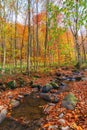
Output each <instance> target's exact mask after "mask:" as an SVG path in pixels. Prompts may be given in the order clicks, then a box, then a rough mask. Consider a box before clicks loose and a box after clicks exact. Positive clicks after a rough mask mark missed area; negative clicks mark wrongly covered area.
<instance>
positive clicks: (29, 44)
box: [27, 0, 31, 75]
mask: <svg viewBox="0 0 87 130" xmlns="http://www.w3.org/2000/svg"><path fill="white" fill-rule="evenodd" d="M30 4H31V2H30V0H28V45H27V73H28V74H29V75H30V47H31V36H30V35H31V34H30V32H31V30H30Z"/></svg>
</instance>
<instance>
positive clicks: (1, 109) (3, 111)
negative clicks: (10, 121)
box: [0, 106, 7, 123]
mask: <svg viewBox="0 0 87 130" xmlns="http://www.w3.org/2000/svg"><path fill="white" fill-rule="evenodd" d="M6 115H7V109H5V108H4V107H3V106H0V123H1V122H2V121H3V120H4V119H5V118H6Z"/></svg>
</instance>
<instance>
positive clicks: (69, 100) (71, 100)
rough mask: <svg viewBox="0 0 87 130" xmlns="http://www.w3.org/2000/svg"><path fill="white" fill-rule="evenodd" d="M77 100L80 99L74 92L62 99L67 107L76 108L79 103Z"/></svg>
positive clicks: (63, 104)
mask: <svg viewBox="0 0 87 130" xmlns="http://www.w3.org/2000/svg"><path fill="white" fill-rule="evenodd" d="M77 101H78V99H77V98H76V97H75V96H74V94H72V93H70V94H68V95H66V96H65V97H64V99H63V101H62V106H63V107H65V108H67V109H70V110H74V109H75V106H76V104H77Z"/></svg>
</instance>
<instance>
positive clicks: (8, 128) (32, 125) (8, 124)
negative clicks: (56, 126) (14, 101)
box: [0, 93, 46, 130]
mask: <svg viewBox="0 0 87 130" xmlns="http://www.w3.org/2000/svg"><path fill="white" fill-rule="evenodd" d="M35 95H36V94H33V93H32V94H31V95H30V96H26V97H25V98H24V102H23V103H21V104H20V106H19V107H17V108H15V109H14V110H13V112H12V117H14V118H17V119H20V118H22V117H23V119H24V120H25V121H27V122H29V123H28V125H21V124H20V123H18V122H16V121H14V120H12V119H5V120H4V121H3V122H2V124H0V130H38V129H39V128H40V124H41V119H42V118H43V117H45V115H44V114H43V109H42V107H41V106H42V105H45V104H46V102H45V101H44V100H42V99H40V98H36V96H35Z"/></svg>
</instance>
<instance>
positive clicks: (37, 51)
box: [36, 1, 39, 71]
mask: <svg viewBox="0 0 87 130" xmlns="http://www.w3.org/2000/svg"><path fill="white" fill-rule="evenodd" d="M36 12H37V17H36V21H37V26H36V49H37V50H36V71H37V70H38V56H39V41H38V1H36Z"/></svg>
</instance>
